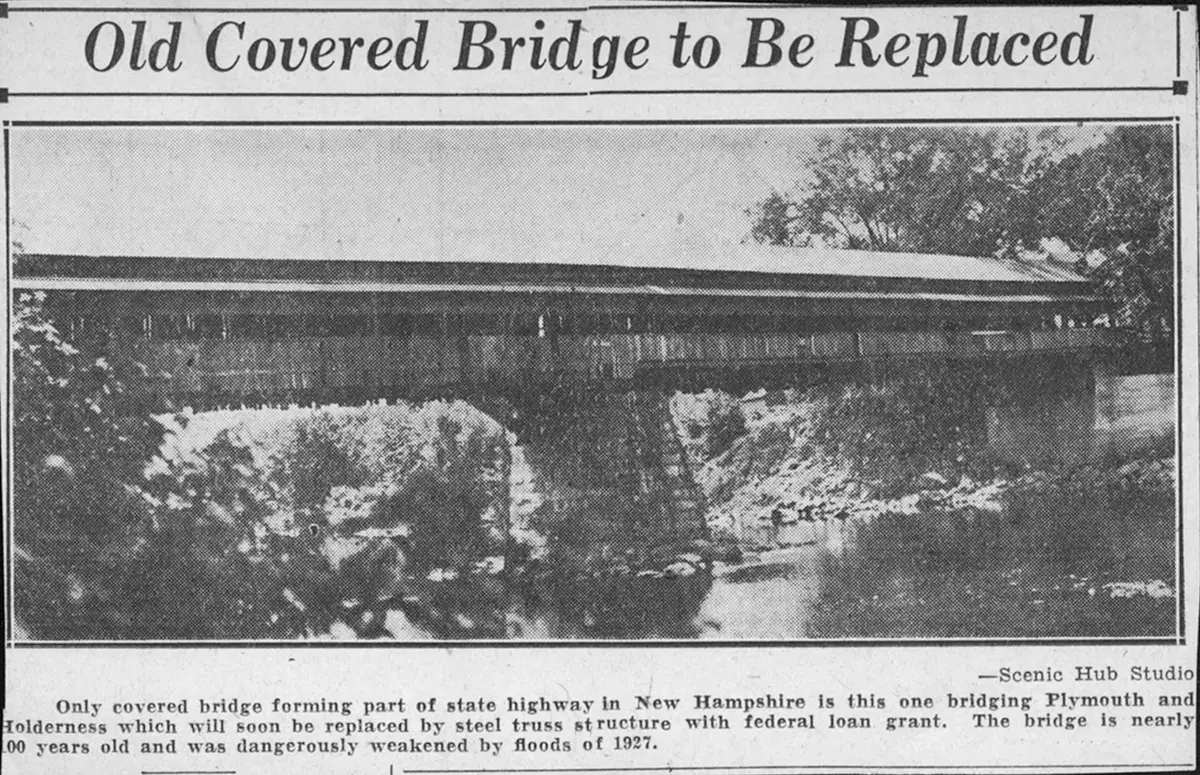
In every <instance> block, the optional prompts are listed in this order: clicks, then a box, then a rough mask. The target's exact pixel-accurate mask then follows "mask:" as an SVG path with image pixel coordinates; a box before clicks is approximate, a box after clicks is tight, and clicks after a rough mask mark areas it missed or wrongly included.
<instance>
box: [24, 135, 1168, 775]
mask: <svg viewBox="0 0 1200 775" xmlns="http://www.w3.org/2000/svg"><path fill="white" fill-rule="evenodd" d="M1179 121H1180V117H1179V116H1178V115H1175V116H1170V117H1164V118H1145V117H1141V118H1139V117H1135V118H1120V117H1095V118H1090V119H1083V118H1073V117H1068V118H1052V117H1045V118H1035V117H1027V118H996V119H984V118H976V119H961V118H923V119H919V120H908V121H905V120H894V119H893V120H884V119H857V120H856V119H840V120H834V119H810V120H804V119H768V120H754V119H724V120H719V119H691V120H667V119H649V120H611V121H588V120H571V121H533V120H527V121H502V120H497V121H475V122H472V121H451V120H446V121H372V122H354V121H343V122H322V121H314V122H286V121H279V122H275V121H246V122H222V121H158V122H156V121H143V122H136V121H25V122H22V121H5V122H4V131H3V134H4V147H5V155H4V186H5V191H6V194H7V193H8V192H10V188H9V186H10V157H9V148H10V146H9V130H10V128H12V127H38V128H45V127H80V128H82V127H143V128H147V129H162V128H168V127H185V126H186V127H226V126H256V127H273V126H339V127H341V126H396V127H413V126H648V125H649V126H671V125H688V126H705V125H711V126H718V125H719V126H762V125H774V126H789V125H839V126H858V125H879V124H884V125H892V126H904V125H906V124H926V125H929V124H935V125H936V124H943V125H955V124H960V125H961V124H979V125H994V126H1004V125H1007V124H1031V123H1043V124H1070V123H1075V124H1078V123H1083V122H1091V123H1101V124H1103V123H1108V124H1138V123H1140V124H1159V125H1170V124H1169V122H1173V125H1174V126H1175V135H1176V153H1175V174H1176V196H1175V208H1176V214H1177V217H1179V214H1180V210H1181V202H1180V199H1179V195H1180V193H1181V191H1180V182H1179V181H1180V178H1181V164H1182V159H1181V158H1180V155H1181V154H1180V153H1179V150H1178V149H1179V145H1178V144H1179V131H1180V130H1179ZM10 207H11V198H10V197H9V196H6V198H5V210H6V218H8V217H9V213H8V211H9V209H10ZM7 243H8V244H6V246H5V254H6V258H7V259H8V260H7V261H6V268H5V283H6V292H7V293H8V294H9V296H8V298H9V307H8V309H9V314H8V315H7V321H6V322H7V325H8V329H9V333H8V336H9V343H10V346H9V347H8V353H9V355H11V352H12V347H11V342H12V331H11V329H12V312H11V293H12V291H11V280H10V276H11V272H12V260H11V255H10V253H11V237H10V239H9V240H7ZM1176 245H1177V247H1176V256H1175V259H1176V264H1177V266H1179V267H1182V260H1183V259H1182V245H1183V242H1182V229H1179V228H1177V229H1176ZM1175 286H1176V287H1175V304H1176V318H1177V323H1178V322H1181V321H1182V314H1183V313H1182V309H1183V297H1182V288H1181V283H1179V282H1176V284H1175ZM1181 333H1182V332H1181V331H1179V330H1178V329H1177V330H1176V331H1175V337H1176V347H1177V350H1178V353H1179V355H1178V357H1179V361H1177V364H1176V375H1175V383H1176V393H1177V401H1178V406H1179V407H1180V410H1179V411H1180V412H1182V405H1183V386H1182V381H1183V380H1182V379H1181V376H1182V375H1181V374H1180V373H1179V369H1180V366H1181V364H1182V352H1183V345H1182V339H1181ZM6 357H8V356H6ZM9 371H10V377H9V380H10V381H11V370H9ZM5 389H6V390H8V386H6V387H5ZM8 395H9V396H10V397H11V392H9V394H8ZM6 406H7V407H8V410H9V411H8V412H7V413H6V414H7V417H6V418H5V421H6V427H11V423H12V414H13V413H12V406H11V401H10V402H8V403H6ZM1182 437H1183V429H1182V428H1181V427H1177V428H1176V439H1177V449H1178V452H1177V455H1178V456H1179V457H1178V458H1177V460H1176V481H1177V487H1178V488H1179V493H1180V495H1179V497H1178V498H1177V501H1178V510H1179V513H1180V520H1181V524H1182V513H1183V497H1182V493H1183V491H1184V488H1183V466H1182V462H1183V459H1182V452H1183V439H1182ZM8 441H9V446H10V447H11V443H12V442H11V433H10V434H9V439H8ZM6 459H11V458H10V456H8V455H6ZM5 466H6V467H5V471H7V466H8V464H7V463H6V464H5ZM10 489H11V488H5V492H6V493H7V492H9V491H10ZM5 511H6V514H5V517H6V518H5V523H6V536H7V535H8V534H9V533H11V530H12V523H13V519H12V517H13V515H12V513H11V510H9V509H5ZM1176 543H1177V549H1178V553H1179V557H1180V558H1182V556H1183V535H1182V532H1181V533H1180V534H1179V537H1178V540H1177V541H1176ZM13 549H14V547H13V543H12V541H11V540H9V542H8V553H7V556H6V558H5V559H6V560H7V561H8V562H9V564H10V567H11V562H12V551H13ZM1183 570H1184V569H1183V567H1182V566H1179V567H1178V568H1177V572H1178V574H1179V583H1178V585H1177V589H1176V600H1181V597H1182V591H1181V588H1182V586H1183V585H1184V583H1185V581H1184V578H1183ZM10 586H11V584H10ZM6 607H8V608H9V611H8V617H7V619H8V622H6V626H7V628H8V630H9V631H8V632H6V633H5V634H6V638H5V648H6V649H47V648H48V649H109V648H116V649H120V648H133V649H146V648H160V649H187V648H191V649H205V650H207V649H214V648H216V649H261V648H283V649H295V648H302V649H326V648H351V649H361V648H425V649H439V650H445V651H447V652H452V651H453V650H455V649H476V648H522V649H539V648H542V649H577V648H607V649H613V648H618V649H619V648H632V649H639V650H640V649H646V648H699V649H703V648H750V647H754V648H781V647H786V648H808V647H837V648H860V647H874V648H911V647H916V648H939V647H960V648H961V647H972V646H975V647H985V648H986V647H996V646H1034V647H1036V646H1041V647H1046V646H1063V647H1067V646H1118V645H1119V646H1143V645H1156V646H1164V645H1184V644H1186V640H1185V639H1184V634H1183V632H1182V630H1181V629H1177V631H1176V633H1175V634H1174V635H1166V636H1153V637H1135V638H1092V639H1086V638H1071V637H1063V638H1054V637H1050V638H979V639H964V638H958V639H954V638H936V639H935V638H930V639H928V640H923V639H907V640H890V639H882V638H877V639H846V640H833V639H802V640H678V639H673V640H668V639H658V640H569V641H520V640H478V641H455V640H432V641H378V640H375V641H290V640H288V641H217V640H199V641H134V640H130V641H86V640H84V641H34V640H28V641H17V640H14V639H13V638H12V637H11V635H12V633H11V630H12V622H13V621H15V612H14V611H13V610H12V606H6ZM1180 609H1181V610H1182V605H1180ZM1072 766H1079V765H1072ZM1129 766H1131V767H1137V766H1139V765H1129ZM1146 766H1153V765H1146ZM791 768H792V769H796V767H795V766H791ZM822 768H824V769H831V768H830V767H828V766H823V767H822ZM685 769H689V768H686V767H667V768H662V770H663V771H670V770H685ZM722 769H728V768H722ZM940 769H961V768H940ZM1026 769H1028V768H1026ZM575 771H576V772H579V770H575ZM636 771H651V770H636ZM428 772H429V773H430V775H432V773H434V772H440V773H456V772H458V773H468V772H472V771H466V770H461V771H460V770H438V771H428ZM474 772H480V773H482V772H514V771H513V770H503V771H501V770H495V771H488V770H478V771H474ZM525 772H571V770H526V771H525Z"/></svg>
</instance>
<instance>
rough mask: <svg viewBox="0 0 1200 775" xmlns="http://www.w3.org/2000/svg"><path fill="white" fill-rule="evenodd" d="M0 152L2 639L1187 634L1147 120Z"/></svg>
mask: <svg viewBox="0 0 1200 775" xmlns="http://www.w3.org/2000/svg"><path fill="white" fill-rule="evenodd" d="M6 131H8V132H9V134H8V151H7V156H8V165H9V180H8V185H9V194H8V205H9V209H10V216H9V217H10V237H11V244H10V249H11V254H12V262H13V263H12V275H13V277H12V298H11V300H10V309H11V317H10V320H9V330H10V332H11V337H10V347H11V364H12V367H11V368H12V375H11V377H12V392H11V396H12V401H11V412H12V420H11V422H12V438H11V443H12V455H13V459H12V461H11V464H12V485H13V491H12V512H11V514H10V518H11V531H12V544H11V547H10V549H11V556H12V561H13V566H12V568H13V574H14V588H13V590H12V595H13V610H12V616H13V633H14V637H15V639H16V640H21V641H30V642H66V643H76V642H109V641H113V642H147V643H154V642H170V643H175V642H193V641H199V642H206V643H218V642H248V641H283V642H300V641H306V642H307V641H312V642H320V641H331V642H339V641H348V642H363V641H396V642H426V641H434V642H438V641H442V642H445V641H450V642H457V641H504V642H532V641H542V642H547V641H548V642H560V641H561V642H568V641H570V642H578V641H596V642H614V641H639V642H644V641H672V642H680V643H685V642H699V641H724V642H736V643H743V644H753V643H760V642H761V643H775V644H789V643H803V642H825V641H829V642H835V643H841V642H847V643H849V642H880V643H904V642H916V641H919V642H930V643H938V642H951V641H953V642H958V641H983V642H993V641H1025V640H1028V641H1031V642H1049V641H1072V642H1074V641H1091V640H1097V641H1113V640H1123V639H1130V640H1140V641H1162V642H1167V643H1171V642H1175V640H1176V639H1177V638H1178V637H1179V635H1180V621H1181V602H1180V579H1179V574H1180V567H1179V565H1180V559H1179V558H1180V556H1181V554H1180V542H1179V531H1180V512H1179V500H1178V496H1177V492H1178V487H1179V484H1178V478H1179V473H1180V472H1179V467H1178V464H1177V461H1178V457H1177V453H1178V441H1179V439H1178V422H1179V420H1178V418H1179V417H1180V416H1181V415H1180V406H1179V400H1178V396H1179V392H1178V385H1177V377H1178V358H1179V355H1178V352H1179V351H1178V350H1177V337H1178V335H1179V331H1178V328H1179V321H1180V319H1181V317H1180V310H1179V307H1178V302H1177V288H1176V285H1177V281H1176V273H1177V271H1178V265H1177V257H1178V248H1177V244H1178V228H1179V224H1178V222H1177V211H1178V208H1177V202H1176V198H1175V197H1176V194H1175V192H1176V180H1177V178H1176V175H1177V155H1178V151H1177V146H1176V143H1177V135H1176V127H1175V125H1174V124H1172V123H1171V122H1169V121H1154V120H1145V121H1116V120H1112V121H1110V120H1094V121H1072V122H1058V121H1048V120H1047V121H1028V122H1003V121H995V122H992V123H985V122H982V121H975V122H962V123H958V122H949V121H947V122H937V121H926V122H922V123H912V124H905V123H894V124H893V123H883V122H878V121H876V122H861V123H853V122H848V123H835V122H817V121H813V122H809V123H804V122H799V121H797V122H784V121H780V122H758V123H754V122H740V121H736V120H733V121H724V122H713V123H702V122H693V123H671V122H668V121H662V122H641V123H639V122H624V123H622V122H611V123H604V122H596V123H591V124H587V123H572V122H561V123H554V122H547V123H535V122H525V123H520V122H508V123H505V122H494V123H488V122H480V123H478V124H474V125H453V124H436V123H430V124H415V123H414V124H376V125H369V126H367V125H364V126H346V125H341V126H321V125H292V126H286V125H277V126H270V125H260V126H158V127H149V126H91V127H88V126H75V127H54V126H29V127H20V126H18V127H12V128H11V130H6ZM1193 355H1194V353H1193Z"/></svg>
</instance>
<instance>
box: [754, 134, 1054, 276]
mask: <svg viewBox="0 0 1200 775" xmlns="http://www.w3.org/2000/svg"><path fill="white" fill-rule="evenodd" d="M1055 145H1056V140H1055V137H1054V135H1053V134H1051V133H1045V134H1043V135H1042V136H1040V137H1039V138H1038V139H1037V142H1032V141H1030V140H1029V138H1028V137H1027V136H1026V135H1024V134H1002V133H999V132H975V131H971V130H967V129H960V128H954V127H945V128H930V127H886V128H875V127H872V128H863V129H852V130H849V131H846V132H845V133H843V134H841V135H840V136H838V137H837V138H836V139H835V138H834V137H831V136H826V137H823V138H822V139H821V140H819V141H818V143H817V153H816V156H815V158H814V159H813V161H812V165H811V172H810V174H811V180H809V181H807V182H806V183H807V185H804V186H803V190H802V192H801V193H800V194H799V195H798V196H790V195H789V196H785V195H782V194H779V193H772V194H770V195H769V196H767V197H766V198H764V199H763V200H762V201H761V202H759V203H757V204H756V205H755V206H754V207H752V208H751V209H750V210H748V211H747V214H748V215H749V216H750V217H751V220H752V229H751V237H752V238H753V239H754V240H756V241H758V242H765V243H767V244H776V245H797V246H803V245H808V244H811V243H812V242H814V241H818V242H821V243H824V244H829V245H833V246H836V247H843V248H853V249H871V250H892V251H914V252H921V253H945V254H953V255H962V254H968V255H991V254H992V253H994V252H996V251H997V249H998V248H1000V247H1002V246H1004V245H1006V244H1007V243H1009V242H1010V241H1011V237H1012V235H1013V229H1014V223H1017V224H1019V223H1022V222H1023V221H1024V220H1025V218H1026V216H1024V215H1022V214H1021V213H1020V210H1021V208H1022V207H1025V206H1026V203H1027V202H1028V196H1027V194H1028V186H1029V183H1030V182H1031V181H1032V180H1034V179H1035V178H1036V177H1037V176H1038V175H1039V174H1040V172H1041V171H1042V170H1043V169H1044V168H1045V166H1046V164H1047V163H1048V161H1049V158H1050V151H1051V149H1052V148H1053V147H1054V146H1055Z"/></svg>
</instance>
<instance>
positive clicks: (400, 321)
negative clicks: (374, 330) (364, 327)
mask: <svg viewBox="0 0 1200 775" xmlns="http://www.w3.org/2000/svg"><path fill="white" fill-rule="evenodd" d="M412 332H413V318H412V316H411V315H381V316H380V318H379V333H381V334H383V335H384V336H396V337H401V338H404V337H408V336H411V335H412Z"/></svg>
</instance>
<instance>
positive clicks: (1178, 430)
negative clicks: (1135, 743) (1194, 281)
mask: <svg viewBox="0 0 1200 775" xmlns="http://www.w3.org/2000/svg"><path fill="white" fill-rule="evenodd" d="M1179 122H1180V118H1179V117H1178V116H1176V117H1175V450H1176V451H1175V460H1176V463H1175V485H1176V487H1177V488H1178V491H1177V493H1176V495H1175V500H1176V503H1175V507H1176V511H1178V513H1179V528H1178V536H1179V537H1178V538H1177V539H1176V541H1175V547H1176V552H1177V553H1178V557H1177V558H1176V560H1175V562H1176V565H1175V573H1176V576H1177V578H1178V581H1177V582H1176V584H1175V601H1176V603H1175V604H1176V607H1177V609H1178V612H1179V613H1178V617H1179V621H1178V622H1177V625H1178V627H1177V629H1176V632H1177V633H1178V634H1179V643H1180V644H1181V645H1182V644H1183V643H1186V642H1187V631H1186V628H1187V606H1186V605H1184V600H1183V597H1184V595H1185V594H1186V591H1185V590H1184V586H1185V584H1184V580H1183V572H1184V566H1183V561H1184V556H1183V528H1184V525H1183V437H1184V436H1185V435H1186V434H1185V433H1184V427H1183V367H1184V362H1183V202H1182V198H1183V145H1182V142H1181V139H1180V124H1179Z"/></svg>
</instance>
